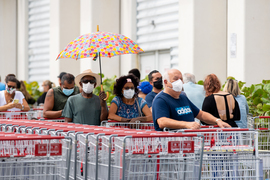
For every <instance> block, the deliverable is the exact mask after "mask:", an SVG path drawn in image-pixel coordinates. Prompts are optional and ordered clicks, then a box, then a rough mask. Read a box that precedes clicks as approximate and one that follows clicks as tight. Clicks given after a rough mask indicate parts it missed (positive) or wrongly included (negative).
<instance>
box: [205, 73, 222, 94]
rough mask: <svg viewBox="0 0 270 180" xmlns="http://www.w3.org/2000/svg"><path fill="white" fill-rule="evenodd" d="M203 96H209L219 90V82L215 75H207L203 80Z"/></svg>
mask: <svg viewBox="0 0 270 180" xmlns="http://www.w3.org/2000/svg"><path fill="white" fill-rule="evenodd" d="M203 86H204V90H205V95H206V96H210V95H212V94H213V93H217V92H218V91H219V90H220V89H221V85H220V81H219V79H218V77H217V76H216V75H215V74H209V75H208V76H206V78H205V80H204V85H203Z"/></svg>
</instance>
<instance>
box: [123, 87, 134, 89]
mask: <svg viewBox="0 0 270 180" xmlns="http://www.w3.org/2000/svg"><path fill="white" fill-rule="evenodd" d="M124 89H125V90H129V89H131V90H133V89H134V87H124Z"/></svg>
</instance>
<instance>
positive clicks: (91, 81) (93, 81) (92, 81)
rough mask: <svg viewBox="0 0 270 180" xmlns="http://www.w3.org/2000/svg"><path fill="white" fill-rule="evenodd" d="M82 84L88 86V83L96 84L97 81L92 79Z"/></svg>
mask: <svg viewBox="0 0 270 180" xmlns="http://www.w3.org/2000/svg"><path fill="white" fill-rule="evenodd" d="M81 82H82V83H84V84H87V83H89V82H90V84H94V83H96V80H95V79H91V80H82V81H81Z"/></svg>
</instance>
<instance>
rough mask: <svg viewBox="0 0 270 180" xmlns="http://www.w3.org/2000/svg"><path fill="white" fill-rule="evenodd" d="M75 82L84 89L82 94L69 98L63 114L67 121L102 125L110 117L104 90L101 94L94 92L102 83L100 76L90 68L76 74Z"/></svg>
mask: <svg viewBox="0 0 270 180" xmlns="http://www.w3.org/2000/svg"><path fill="white" fill-rule="evenodd" d="M75 84H76V85H77V86H79V87H80V88H81V89H82V91H81V93H80V94H77V95H74V96H71V97H69V98H68V100H67V103H66V106H65V108H64V110H63V113H62V116H63V117H65V121H66V122H73V123H79V124H89V125H100V122H101V121H103V120H106V119H107V117H108V109H107V103H106V100H104V99H106V97H107V96H106V94H105V93H104V91H101V92H100V93H99V96H96V95H94V94H93V90H94V88H95V87H97V86H99V85H100V76H99V75H98V74H95V73H93V72H92V71H91V70H90V69H88V70H85V71H83V72H82V73H81V74H79V75H78V76H76V78H75Z"/></svg>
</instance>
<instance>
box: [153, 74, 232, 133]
mask: <svg viewBox="0 0 270 180" xmlns="http://www.w3.org/2000/svg"><path fill="white" fill-rule="evenodd" d="M181 77H182V73H181V72H180V71H179V70H177V69H171V70H169V71H167V72H166V73H165V74H164V76H163V78H164V80H163V82H164V85H165V88H164V91H161V92H160V93H159V94H158V95H156V97H155V99H154V101H153V106H152V114H153V121H154V126H155V130H156V131H162V130H163V128H165V127H167V128H171V129H200V124H199V123H198V122H195V121H194V118H197V119H199V120H201V121H203V122H206V123H208V124H217V125H218V126H219V127H221V128H224V127H231V126H230V125H229V124H227V123H225V122H223V121H221V120H220V119H218V118H216V117H214V116H212V115H211V114H210V113H207V112H204V111H202V110H200V109H198V108H197V107H196V106H195V105H194V104H193V103H192V102H191V101H190V100H189V99H188V98H187V97H186V96H185V95H183V94H181V91H182V89H183V82H182V80H181Z"/></svg>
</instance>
